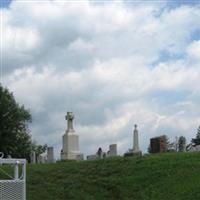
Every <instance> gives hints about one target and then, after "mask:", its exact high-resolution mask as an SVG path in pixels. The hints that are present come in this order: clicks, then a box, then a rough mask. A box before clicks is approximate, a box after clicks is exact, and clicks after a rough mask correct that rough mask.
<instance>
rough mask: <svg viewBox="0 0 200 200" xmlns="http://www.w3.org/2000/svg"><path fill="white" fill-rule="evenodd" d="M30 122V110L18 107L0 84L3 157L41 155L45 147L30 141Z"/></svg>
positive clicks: (0, 134) (0, 145) (1, 147)
mask: <svg viewBox="0 0 200 200" xmlns="http://www.w3.org/2000/svg"><path fill="white" fill-rule="evenodd" d="M31 121H32V117H31V113H30V110H28V109H26V108H25V107H24V106H23V105H22V106H21V105H19V104H18V103H17V102H16V100H15V98H14V95H13V93H11V92H9V90H8V89H7V88H4V87H3V86H2V85H1V84H0V152H3V153H4V157H16V158H26V159H27V160H29V161H30V154H31V151H35V152H36V155H38V154H41V153H43V152H44V151H45V150H46V148H47V145H38V144H37V143H36V142H35V141H33V140H32V138H31V135H30V130H29V128H28V124H29V123H30V122H31Z"/></svg>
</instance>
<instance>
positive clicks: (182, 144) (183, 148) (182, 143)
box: [178, 136, 186, 152]
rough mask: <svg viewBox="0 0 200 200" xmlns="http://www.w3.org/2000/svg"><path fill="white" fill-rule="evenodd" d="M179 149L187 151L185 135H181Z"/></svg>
mask: <svg viewBox="0 0 200 200" xmlns="http://www.w3.org/2000/svg"><path fill="white" fill-rule="evenodd" d="M178 151H180V152H183V151H186V138H185V137H184V136H180V137H179V139H178Z"/></svg>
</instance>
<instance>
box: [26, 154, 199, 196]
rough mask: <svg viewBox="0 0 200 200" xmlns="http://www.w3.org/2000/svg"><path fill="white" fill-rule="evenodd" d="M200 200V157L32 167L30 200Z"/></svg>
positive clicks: (168, 156) (119, 159)
mask: <svg viewBox="0 0 200 200" xmlns="http://www.w3.org/2000/svg"><path fill="white" fill-rule="evenodd" d="M69 199H76V200H92V199H95V200H103V199H122V200H126V199H133V200H148V199H151V200H157V199H158V200H176V199H177V200H182V199H184V200H199V199H200V153H170V154H162V155H152V156H143V157H140V158H139V157H138V158H123V157H117V158H112V159H111V158H110V159H105V160H96V161H82V162H73V161H70V162H60V163H56V164H38V165H28V167H27V200H69Z"/></svg>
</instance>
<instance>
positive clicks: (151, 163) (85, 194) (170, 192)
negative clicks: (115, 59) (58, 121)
mask: <svg viewBox="0 0 200 200" xmlns="http://www.w3.org/2000/svg"><path fill="white" fill-rule="evenodd" d="M66 120H67V129H66V131H65V133H64V135H63V137H62V149H61V154H60V156H61V158H60V161H59V160H57V161H56V159H55V157H54V147H52V146H48V147H47V150H46V153H42V154H41V155H39V156H38V158H37V159H36V152H35V151H32V152H31V155H30V157H31V159H30V163H31V164H27V168H26V160H25V159H17V158H10V157H9V158H4V157H3V153H1V158H0V169H1V171H0V200H25V199H27V200H40V199H41V200H42V199H46V198H47V197H48V200H51V199H52V200H55V199H56V200H65V199H77V200H79V199H86V200H87V199H138V200H139V199H146V197H148V199H158V200H159V199H162V200H165V199H197V197H198V198H200V196H198V195H199V193H198V192H194V191H197V190H199V187H198V184H195V183H198V182H199V181H200V175H199V169H200V162H199V158H200V155H199V153H198V151H199V145H196V146H194V145H191V144H190V145H187V148H186V141H185V140H183V144H182V150H180V152H173V153H167V146H168V142H167V138H166V135H161V136H156V137H154V138H151V139H150V154H142V151H141V150H140V147H139V135H140V134H141V133H139V131H138V126H137V125H136V124H135V125H134V129H133V133H132V134H130V137H131V135H132V148H131V149H129V150H128V151H127V152H125V153H124V156H120V155H118V153H117V144H110V145H109V148H108V150H107V151H103V150H102V148H101V147H99V148H98V149H97V151H96V153H94V154H91V155H87V156H86V160H84V155H83V153H81V151H80V149H79V135H78V134H77V133H76V131H75V129H74V124H73V120H74V114H73V113H72V112H67V115H66ZM175 146H177V145H175ZM186 149H187V151H188V152H186ZM63 161H65V162H63ZM77 161H78V162H77ZM5 164H6V165H10V166H11V167H10V169H8V167H7V166H4V165H5ZM20 165H22V167H21V168H20V167H19V166H20ZM191 168H192V170H191ZM26 169H27V172H26ZM11 170H13V171H14V172H12V173H11ZM26 173H27V177H26ZM8 176H9V177H8ZM4 179H5V180H4ZM166 188H167V189H166ZM183 190H184V191H185V192H184V193H183V192H182V191H183ZM99 191H101V192H99ZM191 191H193V192H191ZM194 194H195V195H197V196H195V198H194V196H193V195H194Z"/></svg>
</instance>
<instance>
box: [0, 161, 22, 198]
mask: <svg viewBox="0 0 200 200" xmlns="http://www.w3.org/2000/svg"><path fill="white" fill-rule="evenodd" d="M4 165H10V166H12V169H13V173H12V175H10V173H8V172H7V171H5V167H3V166H4ZM0 171H1V173H2V174H4V176H6V179H4V180H0V200H26V160H25V159H4V158H0Z"/></svg>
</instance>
